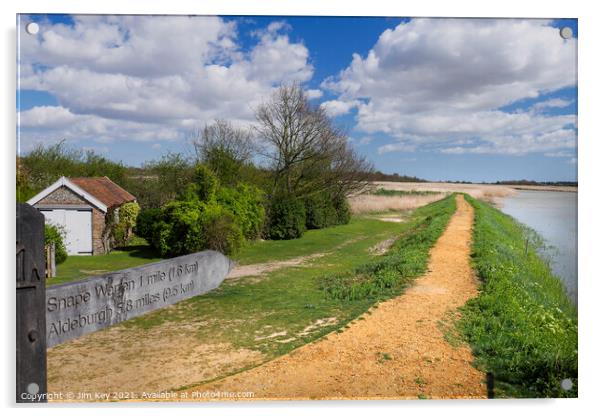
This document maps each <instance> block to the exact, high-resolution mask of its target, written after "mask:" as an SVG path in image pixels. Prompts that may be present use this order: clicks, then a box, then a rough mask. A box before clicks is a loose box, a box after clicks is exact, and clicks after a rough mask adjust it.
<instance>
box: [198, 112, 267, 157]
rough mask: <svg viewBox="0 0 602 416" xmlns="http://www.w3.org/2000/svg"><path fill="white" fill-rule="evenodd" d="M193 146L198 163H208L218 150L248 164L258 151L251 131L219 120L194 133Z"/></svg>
mask: <svg viewBox="0 0 602 416" xmlns="http://www.w3.org/2000/svg"><path fill="white" fill-rule="evenodd" d="M192 145H193V147H194V151H195V154H196V158H197V160H198V161H201V162H202V161H206V160H207V158H209V157H211V154H212V152H214V151H215V150H216V149H218V150H220V151H222V152H224V153H227V154H229V155H231V156H232V157H233V158H234V159H236V160H237V161H238V162H240V163H244V162H248V161H249V160H251V158H252V157H253V154H254V153H255V151H256V146H255V144H254V142H253V134H252V131H251V130H250V129H243V128H238V127H235V126H234V125H233V124H232V123H231V122H229V121H226V120H220V119H217V120H215V122H214V123H213V124H210V125H207V124H205V126H204V127H203V128H201V129H198V130H196V131H195V132H194V133H193V139H192Z"/></svg>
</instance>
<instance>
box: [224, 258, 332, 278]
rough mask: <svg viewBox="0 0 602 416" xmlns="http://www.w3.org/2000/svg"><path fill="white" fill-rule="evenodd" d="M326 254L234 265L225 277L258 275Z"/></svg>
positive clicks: (296, 264) (297, 264)
mask: <svg viewBox="0 0 602 416" xmlns="http://www.w3.org/2000/svg"><path fill="white" fill-rule="evenodd" d="M327 254H329V253H328V252H324V253H315V254H310V255H309V256H300V257H295V258H293V259H289V260H282V261H271V262H267V263H256V264H247V265H244V266H236V267H234V269H232V271H230V273H229V274H228V276H226V279H239V278H241V277H250V276H259V275H262V274H265V273H269V272H273V271H275V270H278V269H283V268H285V267H294V266H299V265H301V264H303V263H306V262H308V261H310V260H313V259H318V258H320V257H324V256H325V255H327Z"/></svg>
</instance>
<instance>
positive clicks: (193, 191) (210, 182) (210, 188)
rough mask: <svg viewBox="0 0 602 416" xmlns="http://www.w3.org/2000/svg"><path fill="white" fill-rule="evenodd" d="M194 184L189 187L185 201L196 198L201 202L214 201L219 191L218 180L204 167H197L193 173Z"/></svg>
mask: <svg viewBox="0 0 602 416" xmlns="http://www.w3.org/2000/svg"><path fill="white" fill-rule="evenodd" d="M193 180H194V183H193V184H191V185H189V187H188V189H187V194H186V196H185V199H193V198H194V197H196V198H198V200H199V201H201V202H207V201H212V200H214V199H215V196H216V194H217V191H218V189H219V179H217V176H215V174H214V173H213V172H212V171H211V170H210V169H209V168H208V167H207V166H205V165H198V166H197V167H196V169H195V171H194V178H193Z"/></svg>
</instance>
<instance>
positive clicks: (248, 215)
mask: <svg viewBox="0 0 602 416" xmlns="http://www.w3.org/2000/svg"><path fill="white" fill-rule="evenodd" d="M263 198H264V194H263V192H262V191H261V190H260V189H258V188H256V187H255V186H252V185H244V184H239V185H237V186H236V187H235V188H225V187H224V188H221V189H220V190H219V192H218V195H217V202H218V203H219V204H220V205H222V206H224V207H225V208H226V209H227V210H228V211H230V212H231V213H232V214H233V215H234V218H235V221H236V223H237V224H238V225H239V226H240V229H241V231H242V233H243V235H244V237H245V238H246V239H247V240H254V239H256V238H258V237H259V236H260V235H261V231H262V229H263V225H264V222H265V208H264V206H263Z"/></svg>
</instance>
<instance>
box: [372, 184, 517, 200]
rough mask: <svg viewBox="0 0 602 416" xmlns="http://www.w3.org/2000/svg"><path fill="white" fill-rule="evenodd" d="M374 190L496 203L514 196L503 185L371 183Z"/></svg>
mask: <svg viewBox="0 0 602 416" xmlns="http://www.w3.org/2000/svg"><path fill="white" fill-rule="evenodd" d="M373 186H374V187H375V188H383V189H390V190H396V191H415V192H442V193H452V192H460V193H466V194H468V195H470V196H472V197H473V198H476V199H481V200H485V201H488V202H496V199H498V198H504V197H507V196H511V195H514V194H515V193H516V190H515V189H512V188H511V187H509V186H504V185H487V184H464V183H440V182H373Z"/></svg>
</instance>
